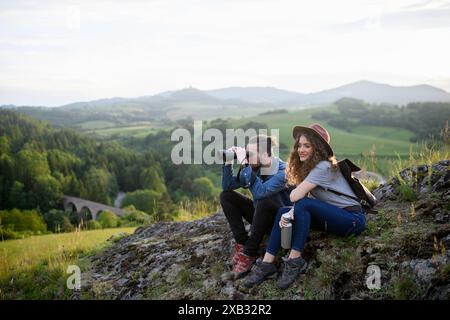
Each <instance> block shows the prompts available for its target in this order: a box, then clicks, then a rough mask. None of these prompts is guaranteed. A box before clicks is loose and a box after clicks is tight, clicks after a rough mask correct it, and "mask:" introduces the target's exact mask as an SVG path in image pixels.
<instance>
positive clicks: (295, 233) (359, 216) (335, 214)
mask: <svg viewBox="0 0 450 320" xmlns="http://www.w3.org/2000/svg"><path fill="white" fill-rule="evenodd" d="M290 209H291V207H282V208H280V209H279V210H278V213H277V217H276V219H275V224H274V225H273V227H272V232H271V234H270V239H269V244H268V246H267V249H266V251H267V252H268V253H270V254H272V255H274V256H275V255H276V254H277V252H278V251H279V250H280V248H281V228H280V225H279V222H280V220H281V215H282V214H284V213H286V212H288V211H289V210H290ZM365 226H366V217H365V214H364V212H349V211H347V210H344V209H342V208H338V207H336V206H334V205H331V204H329V203H326V202H323V201H320V200H317V199H312V198H303V199H301V200H299V201H297V202H296V203H295V205H294V221H292V243H291V247H292V249H294V250H296V251H299V252H301V253H302V255H303V248H304V246H305V242H306V238H307V237H308V234H309V230H310V229H311V228H313V229H315V230H320V231H325V232H331V233H334V234H337V235H339V236H342V237H347V236H350V235H356V236H357V235H359V234H360V233H361V232H363V231H364V228H365Z"/></svg>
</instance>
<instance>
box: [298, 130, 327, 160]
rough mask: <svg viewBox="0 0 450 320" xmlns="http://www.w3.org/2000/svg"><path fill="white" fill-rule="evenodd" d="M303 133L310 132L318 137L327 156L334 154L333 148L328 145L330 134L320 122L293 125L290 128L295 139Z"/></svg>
mask: <svg viewBox="0 0 450 320" xmlns="http://www.w3.org/2000/svg"><path fill="white" fill-rule="evenodd" d="M303 133H306V134H310V135H313V136H315V137H317V138H319V140H320V141H322V142H323V144H324V146H325V149H326V150H327V153H328V156H329V157H331V156H333V155H334V153H333V149H331V146H330V140H331V136H330V134H329V133H328V131H327V130H326V129H325V128H324V127H322V126H321V125H320V124H318V123H314V124H311V125H309V126H308V127H302V126H296V127H294V129H292V136H293V137H294V139H295V140H297V139H298V138H299V137H300V135H302V134H303Z"/></svg>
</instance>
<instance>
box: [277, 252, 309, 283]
mask: <svg viewBox="0 0 450 320" xmlns="http://www.w3.org/2000/svg"><path fill="white" fill-rule="evenodd" d="M283 262H284V267H283V272H282V273H281V277H280V278H279V279H278V281H277V286H278V288H280V289H283V290H286V289H287V288H289V287H290V285H291V284H292V283H293V282H294V281H295V279H297V277H298V276H299V275H300V274H301V273H304V272H305V271H306V268H307V266H308V263H306V261H305V259H303V258H302V257H298V258H295V259H287V258H284V257H283Z"/></svg>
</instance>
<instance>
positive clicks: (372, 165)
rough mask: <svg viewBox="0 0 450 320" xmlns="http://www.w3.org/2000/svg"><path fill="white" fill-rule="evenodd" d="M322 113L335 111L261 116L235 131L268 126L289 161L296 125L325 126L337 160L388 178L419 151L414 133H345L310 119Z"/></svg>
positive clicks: (376, 129) (370, 129) (367, 129)
mask: <svg viewBox="0 0 450 320" xmlns="http://www.w3.org/2000/svg"><path fill="white" fill-rule="evenodd" d="M320 110H327V111H330V112H335V111H336V107H334V106H328V107H323V108H314V109H304V110H295V111H289V112H288V113H280V114H271V115H259V116H256V117H252V118H245V119H239V120H234V121H233V122H232V123H233V127H239V126H242V125H243V124H245V123H247V122H249V121H250V120H251V121H255V122H260V123H265V124H267V125H268V128H269V132H268V134H270V133H271V132H270V130H271V129H278V130H279V138H280V143H282V144H284V145H285V146H287V149H282V148H280V156H281V158H284V159H285V158H286V157H287V155H288V152H289V148H290V147H291V146H292V144H293V138H292V128H293V127H294V126H296V125H304V126H307V125H309V124H311V123H319V124H321V125H323V126H324V127H325V128H326V129H327V130H328V131H329V133H330V135H331V146H332V147H333V150H334V151H335V153H336V155H337V157H338V159H341V158H350V159H351V160H353V161H355V162H357V163H358V164H360V165H361V166H362V167H363V169H366V170H370V171H375V172H378V173H380V174H382V175H385V176H387V175H389V173H390V169H391V167H390V164H391V162H392V161H393V160H396V159H398V157H399V156H400V157H401V158H406V157H409V155H410V154H411V153H414V152H415V151H416V150H418V148H419V146H418V145H417V144H414V143H411V142H410V140H409V139H410V138H411V137H413V136H414V133H413V132H411V131H409V130H405V129H399V128H390V127H380V126H358V127H355V128H353V129H352V132H347V131H345V130H342V129H338V128H334V127H332V126H330V125H327V124H326V122H324V121H317V120H315V119H312V118H311V115H312V114H313V113H316V112H318V111H320Z"/></svg>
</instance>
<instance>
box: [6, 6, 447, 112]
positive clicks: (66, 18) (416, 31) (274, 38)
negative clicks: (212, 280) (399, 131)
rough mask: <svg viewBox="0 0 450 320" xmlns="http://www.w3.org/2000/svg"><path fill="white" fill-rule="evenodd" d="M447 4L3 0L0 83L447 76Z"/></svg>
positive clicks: (133, 84)
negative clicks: (35, 0) (12, 0)
mask: <svg viewBox="0 0 450 320" xmlns="http://www.w3.org/2000/svg"><path fill="white" fill-rule="evenodd" d="M448 10H450V9H449V8H448V2H445V1H431V2H417V1H409V0H400V1H395V2H392V1H387V0H386V1H372V0H364V1H362V0H348V1H339V2H337V1H325V0H318V1H314V2H310V1H305V2H303V1H302V2H300V1H296V0H295V1H294V0H292V1H291V0H286V1H284V0H280V1H276V0H266V1H241V0H232V1H230V0H227V1H225V0H223V1H201V0H190V1H186V0H184V1H181V0H170V1H159V0H158V1H131V2H128V1H127V2H124V1H105V0H100V1H68V2H58V1H42V2H41V1H39V2H33V1H19V2H2V3H0V73H1V74H2V77H1V78H0V90H1V91H3V92H5V90H10V92H15V93H17V92H20V90H22V91H23V92H27V90H29V91H30V92H32V91H33V92H37V91H41V92H53V93H54V94H55V96H58V97H59V98H58V101H63V103H68V102H72V101H74V100H81V99H84V100H86V99H90V98H89V97H91V98H92V99H94V98H102V97H111V96H141V95H149V94H155V93H158V92H160V91H165V90H173V89H177V88H181V87H186V86H189V85H193V86H196V87H200V88H202V89H213V88H219V87H223V86H232V85H240V86H255V85H268V86H275V87H283V88H286V89H290V90H297V91H303V92H308V91H314V90H320V89H324V88H327V87H331V86H334V85H340V84H343V83H345V82H347V81H348V82H349V81H356V80H359V79H361V78H364V79H371V80H377V81H379V82H387V81H388V80H389V81H394V82H396V81H397V82H404V83H412V82H415V81H417V82H419V83H420V82H421V81H425V80H427V79H430V78H433V77H442V76H443V75H445V74H450V70H449V67H448V66H447V65H448V63H446V61H447V59H448V58H447V57H448V56H450V49H449V45H448V44H447V43H446V42H445V41H444V40H443V39H448V38H449V35H450V34H449V33H450V32H449V28H448V21H450V19H448V14H449V11H448ZM383 74H384V75H385V79H386V80H385V81H383V76H382V75H383ZM308 78H309V79H313V81H307V80H306V79H308ZM421 79H422V80H421ZM13 89H14V90H13ZM446 89H447V90H448V89H450V87H447V88H446ZM76 94H79V95H80V98H79V99H78V98H77V97H76ZM65 95H66V97H67V98H66V100H65V101H64V96H65ZM13 96H14V95H11V94H9V95H7V97H8V99H10V100H5V98H2V96H0V104H1V103H15V100H14V99H12V98H11V97H13ZM24 96H27V95H26V94H25V95H24ZM3 97H6V96H5V95H3ZM17 99H18V101H19V95H18V97H17ZM20 99H21V98H20ZM35 99H39V100H35ZM20 101H23V99H22V100H20ZM29 103H30V104H52V103H55V100H54V99H53V100H52V99H51V98H50V97H49V98H48V99H45V95H30V100H29Z"/></svg>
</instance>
